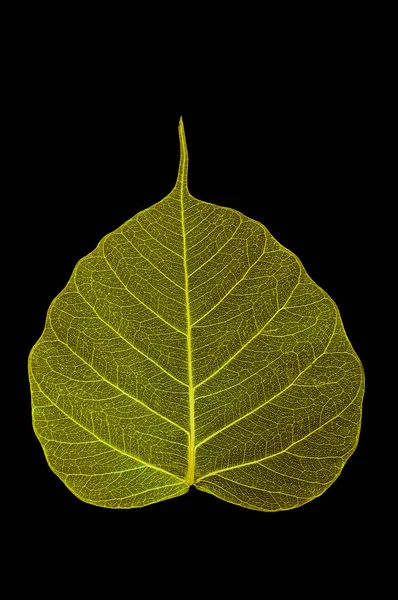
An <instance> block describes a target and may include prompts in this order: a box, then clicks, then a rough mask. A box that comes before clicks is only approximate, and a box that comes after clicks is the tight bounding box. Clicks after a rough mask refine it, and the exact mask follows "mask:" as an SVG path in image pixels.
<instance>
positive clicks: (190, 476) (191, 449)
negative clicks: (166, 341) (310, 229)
mask: <svg viewBox="0 0 398 600" xmlns="http://www.w3.org/2000/svg"><path fill="white" fill-rule="evenodd" d="M180 150H181V163H180V173H179V178H180V184H181V190H180V200H181V223H182V240H183V242H182V243H183V262H184V279H185V306H186V321H187V358H188V394H189V396H188V397H189V443H188V470H187V476H186V483H187V485H189V486H190V485H192V484H193V482H194V475H195V396H194V394H195V390H194V385H193V375H192V338H191V336H192V325H191V314H190V310H189V287H188V265H187V244H186V234H185V215H184V193H188V186H187V162H188V161H187V158H188V157H187V148H186V141H185V133H184V126H183V124H182V120H181V122H180Z"/></svg>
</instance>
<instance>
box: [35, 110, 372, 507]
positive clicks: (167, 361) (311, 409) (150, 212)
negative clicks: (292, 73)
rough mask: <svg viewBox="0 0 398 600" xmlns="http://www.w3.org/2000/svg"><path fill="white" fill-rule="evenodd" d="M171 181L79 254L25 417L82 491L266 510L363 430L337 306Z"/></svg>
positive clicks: (131, 503) (306, 485)
mask: <svg viewBox="0 0 398 600" xmlns="http://www.w3.org/2000/svg"><path fill="white" fill-rule="evenodd" d="M179 134H180V147H181V157H180V166H179V172H178V178H177V183H176V185H175V187H174V189H173V190H172V192H171V193H170V194H169V195H168V196H166V197H165V198H164V199H163V200H162V201H161V202H159V203H157V204H155V205H153V206H152V207H150V208H148V209H146V210H144V211H142V212H140V213H139V214H137V215H136V216H134V217H133V218H132V219H130V220H129V221H127V222H126V223H125V224H124V225H122V226H121V227H119V228H118V229H116V231H114V232H112V233H110V234H109V235H107V236H106V237H105V238H104V239H103V240H101V241H100V243H99V244H98V246H97V248H96V249H95V250H94V251H93V252H91V253H90V254H89V255H88V256H86V257H84V258H83V259H82V260H80V261H79V263H78V264H77V265H76V267H75V269H74V271H73V273H72V276H71V279H70V281H69V282H68V284H67V285H66V287H65V288H64V290H63V291H62V292H61V293H60V294H59V295H58V296H57V297H56V298H55V300H54V301H53V302H52V304H51V306H50V309H49V311H48V315H47V320H46V325H45V329H44V331H43V334H42V336H41V337H40V339H39V340H38V342H37V343H36V345H35V346H34V348H33V349H32V351H31V354H30V357H29V376H30V382H31V390H32V402H33V423H34V429H35V432H36V435H37V437H38V438H39V440H40V443H41V444H42V446H43V449H44V452H45V455H46V458H47V461H48V463H49V465H50V467H51V468H52V470H53V471H54V472H55V473H56V474H57V475H58V476H59V477H60V478H61V479H62V480H63V481H64V483H65V484H66V485H67V487H68V488H69V489H70V490H71V491H72V492H73V493H74V494H75V495H76V496H77V497H78V498H80V499H81V500H84V501H85V502H89V503H92V504H96V505H99V506H105V507H110V508H130V507H138V506H144V505H147V504H151V503H154V502H159V501H161V500H166V499H167V498H172V497H174V496H179V495H181V494H184V493H185V492H187V491H188V489H189V487H190V486H191V485H195V486H196V487H197V488H198V489H199V490H203V491H205V492H208V493H210V494H214V495H215V496H218V497H219V498H222V499H224V500H227V501H228V502H232V503H234V504H238V505H241V506H244V507H247V508H252V509H257V510H263V511H276V510H286V509H290V508H294V507H297V506H300V505H302V504H304V503H306V502H308V501H309V500H312V499H313V498H315V497H317V496H319V495H320V494H322V493H323V492H324V491H325V490H326V489H327V488H328V487H329V486H330V485H331V483H332V482H333V481H334V480H335V479H336V478H337V477H338V475H339V474H340V472H341V470H342V468H343V466H344V463H345V462H346V461H347V459H348V458H349V456H350V455H351V454H352V452H353V451H354V449H355V447H356V445H357V442H358V436H359V430H360V420H361V403H362V396H363V392H364V375H363V370H362V366H361V363H360V361H359V359H358V357H357V356H356V354H355V352H354V350H353V348H352V346H351V344H350V342H349V340H348V339H347V336H346V333H345V331H344V328H343V324H342V321H341V318H340V315H339V312H338V309H337V307H336V305H335V304H334V302H333V301H332V300H331V299H330V298H329V296H328V295H327V294H326V293H325V292H324V291H323V290H321V289H320V288H319V287H318V286H317V285H316V284H315V283H314V282H313V281H312V280H311V279H310V277H309V276H308V275H307V273H306V272H305V270H304V268H303V266H302V265H301V263H300V261H299V260H298V258H297V257H296V256H295V255H294V254H292V252H290V251H289V250H287V249H286V248H284V247H283V246H281V245H280V244H279V243H278V242H277V241H276V240H275V239H274V238H273V237H272V235H271V234H270V233H269V231H267V230H266V229H265V227H264V226H263V225H261V224H260V223H258V222H256V221H253V220H251V219H249V218H247V217H246V216H244V215H243V214H241V213H239V212H237V211H235V210H231V209H229V208H223V207H220V206H216V205H214V204H207V203H205V202H202V201H200V200H197V199H195V198H193V197H192V196H191V195H190V194H189V192H188V188H187V168H188V155H187V148H186V142H185V134H184V128H183V123H182V120H181V122H180V126H179Z"/></svg>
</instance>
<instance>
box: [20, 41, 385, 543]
mask: <svg viewBox="0 0 398 600" xmlns="http://www.w3.org/2000/svg"><path fill="white" fill-rule="evenodd" d="M285 65H286V69H284V70H283V71H282V74H280V72H279V74H278V73H276V72H272V73H271V72H270V70H269V69H268V70H266V72H264V73H263V74H261V78H260V81H259V83H258V86H255V88H246V87H245V85H246V82H245V85H243V83H242V79H238V80H237V79H236V78H235V75H234V74H232V75H231V77H230V78H226V79H225V80H224V79H223V81H222V82H221V85H220V89H221V92H220V91H217V92H216V91H215V90H214V89H213V88H212V87H209V86H207V87H206V86H205V82H204V80H203V79H202V78H201V76H200V72H199V71H195V73H194V77H193V80H194V85H193V86H192V87H188V86H186V85H185V84H182V85H181V84H180V81H179V78H178V69H176V71H175V72H170V71H168V72H167V73H168V78H166V79H165V81H161V79H160V78H159V79H158V80H157V81H156V82H155V84H156V85H155V86H154V88H155V90H154V91H153V92H152V93H151V94H148V93H145V92H146V90H145V89H144V88H145V85H144V84H143V81H142V80H141V79H139V78H137V77H136V73H135V67H134V65H132V67H131V69H130V70H126V65H125V63H123V67H118V66H117V65H116V64H115V62H113V63H109V62H107V60H106V58H105V56H104V58H103V60H102V57H100V58H98V57H97V58H96V59H95V60H89V59H86V58H83V59H82V58H81V56H79V57H77V56H74V55H73V54H71V53H70V51H69V52H68V53H66V54H65V55H63V53H62V52H61V51H60V52H58V53H57V54H56V55H55V56H51V55H49V54H48V52H44V49H43V55H42V56H39V57H38V56H37V54H36V55H35V57H34V59H32V61H30V60H29V58H28V57H27V58H26V71H25V77H24V84H23V87H24V92H25V96H24V97H23V98H22V99H21V105H20V106H21V118H20V121H19V124H20V125H21V129H20V133H19V135H20V140H21V145H20V149H19V150H20V152H21V163H22V164H23V165H24V169H23V174H21V175H20V177H19V180H18V182H21V190H22V186H23V189H24V194H26V199H24V203H23V211H24V219H23V223H22V225H21V227H22V229H23V236H22V237H23V240H24V244H23V245H24V253H23V259H21V262H22V265H21V266H22V268H23V271H24V276H25V281H26V298H27V299H28V302H26V305H25V309H24V314H23V317H22V318H21V328H22V331H23V335H22V338H23V344H24V348H23V357H24V358H22V361H21V364H22V369H21V377H20V381H21V382H22V389H23V394H22V398H20V399H19V402H20V404H21V405H22V409H21V417H20V422H21V423H23V432H24V438H23V439H24V443H25V444H26V447H25V461H26V460H27V461H28V467H27V468H26V469H25V474H24V477H23V483H22V487H23V489H24V494H25V496H24V497H23V506H24V508H23V510H24V511H25V512H26V513H27V514H28V515H31V516H32V519H33V518H34V519H35V520H36V519H39V521H40V522H41V523H43V522H49V523H57V522H59V521H60V520H65V519H68V518H70V517H71V518H73V519H76V518H78V517H84V518H90V519H93V520H94V521H95V522H98V523H105V522H108V521H110V522H111V523H113V522H115V523H117V524H118V526H123V527H124V526H125V525H126V526H130V525H132V526H134V527H138V526H141V525H144V526H145V527H150V526H152V525H153V524H154V523H157V522H159V519H160V520H167V521H170V520H171V521H172V522H174V523H177V522H178V523H182V524H183V525H184V524H191V525H192V523H194V524H195V526H200V524H203V523H204V522H208V520H209V519H216V521H217V522H218V526H219V527H221V528H222V527H225V528H228V527H232V526H233V527H234V528H235V530H236V531H238V530H241V531H243V530H245V529H246V528H248V529H249V530H250V531H252V532H255V531H256V530H259V531H268V532H270V531H276V530H278V531H279V530H280V531H285V532H287V531H288V530H289V529H290V527H291V526H292V525H293V524H295V523H303V524H307V523H308V524H310V523H311V524H312V525H313V524H314V523H315V524H316V525H319V527H321V528H323V529H324V528H325V526H326V525H327V526H328V527H329V528H330V529H329V530H330V532H331V535H333V527H334V526H336V527H339V528H342V529H339V530H338V532H339V533H336V535H340V533H341V531H343V530H344V527H345V526H348V525H349V526H350V527H352V526H353V525H355V524H357V525H358V526H361V524H362V523H363V522H364V521H365V520H366V519H367V515H368V512H369V509H370V507H371V506H374V503H377V500H376V490H375V488H374V486H373V479H372V478H373V477H374V475H373V466H372V455H373V452H372V430H371V426H370V423H371V414H372V410H374V409H372V400H373V399H372V381H371V379H370V380H369V382H368V387H367V392H366V396H365V403H364V415H363V426H362V433H361V437H360V442H359V446H358V449H357V450H356V452H355V453H354V454H353V456H352V457H351V458H350V459H349V461H348V463H347V465H346V466H345V468H344V470H343V472H342V474H341V476H340V477H339V478H338V479H337V481H336V482H335V483H334V484H333V485H332V486H331V487H330V488H329V489H328V490H327V491H326V492H325V493H324V494H323V495H322V496H320V497H319V498H318V499H315V500H314V501H312V502H310V503H308V504H306V505H304V506H303V507H300V508H299V509H295V510H293V511H287V512H280V513H272V514H271V513H270V514H265V513H260V512H256V511H250V510H247V509H243V508H240V507H237V506H234V505H232V504H228V503H226V502H223V501H221V500H218V499H217V498H214V497H212V496H210V495H207V494H204V493H202V492H198V491H197V490H195V489H193V488H191V491H190V492H189V493H188V494H187V495H184V496H181V497H179V498H175V499H172V500H168V501H166V502H162V503H158V504H155V505H152V506H148V507H145V508H141V509H137V510H108V509H103V508H99V507H95V506H91V505H89V504H85V503H83V502H81V501H80V500H78V499H77V498H75V497H74V496H73V494H72V493H71V492H69V491H68V489H67V488H66V487H65V486H64V485H63V483H62V482H61V481H60V480H59V479H58V478H57V477H56V476H55V475H54V474H53V473H52V471H51V470H50V469H49V467H48V466H47V464H46V461H45V458H44V455H43V452H42V449H41V447H40V444H39V442H38V441H37V440H36V438H35V436H34V433H33V430H32V426H31V416H30V394H29V383H28V378H27V371H26V368H25V365H26V361H27V357H28V353H29V350H30V348H31V347H32V346H33V344H34V343H35V342H36V340H37V339H38V337H39V336H40V335H41V332H42V329H43V326H44V320H45V315H46V311H47V308H48V306H49V304H50V302H51V300H52V299H53V298H54V297H55V296H56V295H57V294H58V293H59V292H60V291H61V289H62V288H63V287H64V286H65V284H66V282H67V280H68V278H69V276H70V274H71V272H72V270H73V268H74V266H75V264H76V262H77V261H78V260H79V259H80V258H81V257H82V256H84V255H86V254H87V253H89V252H90V251H92V250H93V249H94V248H95V246H96V245H97V243H98V241H99V240H100V239H101V238H102V237H103V236H104V235H106V234H107V233H108V232H110V231H112V230H113V229H115V228H116V227H118V226H119V225H121V224H122V223H124V222H125V221H126V220H127V219H129V218H130V217H131V216H133V215H134V214H136V213H137V212H138V211H140V210H142V209H144V208H146V207H148V206H150V205H151V204H153V203H155V202H157V201H158V200H160V199H161V198H163V197H164V196H165V195H166V194H167V193H168V192H169V191H170V190H171V189H172V187H173V185H174V182H175V178H176V174H177V168H178V160H179V146H178V134H177V127H178V120H179V117H180V115H182V116H183V119H184V124H185V131H186V137H187V143H188V150H189V159H190V163H189V181H188V184H189V189H190V192H191V193H192V195H194V196H195V197H197V198H200V199H202V200H205V201H209V202H214V203H216V204H220V205H224V206H229V207H232V208H236V209H238V210H240V211H242V212H243V213H244V214H246V215H247V216H249V217H251V218H253V219H256V220H259V221H261V222H262V223H263V224H264V225H265V226H266V227H267V228H268V229H269V230H270V232H271V233H272V234H273V235H274V236H275V237H276V239H277V240H278V241H279V242H280V243H282V244H283V245H284V246H286V247H287V248H289V249H290V250H292V251H293V252H294V253H295V254H296V255H297V256H298V257H299V258H300V259H301V261H302V262H303V264H304V266H305V268H306V270H307V272H308V273H309V275H310V276H311V277H312V278H313V279H314V280H315V281H316V282H317V283H318V284H319V285H320V286H321V287H322V288H323V289H325V290H326V291H327V292H328V293H329V294H330V296H331V297H332V298H333V299H334V300H335V302H336V303H337V305H338V307H339V309H340V312H341V316H342V319H343V323H344V325H345V328H346V331H347V334H348V336H349V338H350V340H351V342H352V344H353V346H354V349H355V350H356V352H357V353H358V355H359V356H360V358H361V360H362V361H363V363H364V366H365V372H366V374H367V373H368V368H369V356H368V352H369V348H368V336H367V331H366V326H365V323H366V321H367V310H368V306H367V305H366V297H367V290H368V286H369V269H370V266H369V263H368V255H369V246H370V245H371V240H372V224H371V222H370V217H369V214H368V212H367V208H366V207H367V203H368V201H369V198H370V196H371V194H372V181H371V174H370V172H369V169H368V164H367V152H368V150H369V144H370V139H371V136H372V131H371V129H370V128H371V125H369V123H366V112H367V109H368V106H367V104H366V103H365V102H364V97H365V95H366V94H365V90H366V87H367V85H368V84H367V81H366V77H364V74H363V72H362V71H361V69H358V68H357V67H358V65H356V67H355V68H354V67H353V65H352V64H351V62H350V60H349V59H347V57H344V60H343V58H342V57H340V58H339V57H336V55H333V56H328V55H327V53H326V54H322V56H321V57H319V58H317V57H314V56H313V57H312V58H311V61H309V60H304V59H301V61H296V59H295V58H294V56H293V55H291V56H290V57H287V60H286V62H285ZM193 70H194V68H193ZM220 76H221V75H220ZM152 83H153V82H152ZM242 86H243V87H244V89H246V90H247V91H246V92H244V93H243V97H244V101H241V100H240V97H241V96H240V95H239V93H240V94H242V89H241V88H242ZM18 185H19V183H18ZM16 208H17V210H18V206H16ZM21 210H22V204H21ZM236 528H238V529H236ZM312 530H313V529H312Z"/></svg>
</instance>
